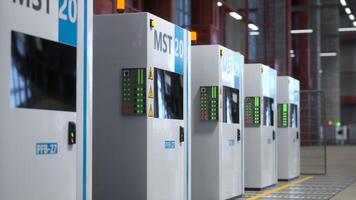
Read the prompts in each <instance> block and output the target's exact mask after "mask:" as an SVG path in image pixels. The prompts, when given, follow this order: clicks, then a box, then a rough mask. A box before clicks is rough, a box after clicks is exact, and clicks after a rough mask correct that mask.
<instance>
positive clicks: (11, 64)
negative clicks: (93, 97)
mask: <svg viewBox="0 0 356 200" xmlns="http://www.w3.org/2000/svg"><path fill="white" fill-rule="evenodd" d="M91 6H92V2H90V1H88V0H83V1H75V0H58V1H44V0H38V1H34V0H27V1H24V0H5V1H0V44H1V45H0V52H1V53H0V199H1V200H24V199H31V200H48V199H51V200H64V199H65V200H86V199H88V198H89V196H90V187H89V183H88V180H90V176H87V173H88V174H89V173H90V167H89V165H88V164H89V163H90V159H89V157H90V156H89V154H87V152H88V151H89V149H87V146H86V145H87V144H88V141H89V140H90V134H89V132H88V131H86V124H85V123H84V121H85V120H86V118H84V117H83V116H86V115H85V113H86V111H87V108H88V107H86V105H87V104H86V103H85V102H87V101H88V100H89V99H90V96H89V95H88V96H87V95H84V93H85V91H86V90H87V89H88V88H87V87H86V86H87V83H88V82H86V80H87V76H88V74H89V73H86V72H88V71H86V70H87V69H88V68H89V64H88V62H87V61H88V60H91V56H90V55H91V54H90V49H91V42H90V38H88V37H87V35H90V34H91V31H90V27H91V24H92V14H91V13H92V12H88V11H90V10H92V7H91ZM84 119H85V120H84ZM87 150H88V151H87Z"/></svg>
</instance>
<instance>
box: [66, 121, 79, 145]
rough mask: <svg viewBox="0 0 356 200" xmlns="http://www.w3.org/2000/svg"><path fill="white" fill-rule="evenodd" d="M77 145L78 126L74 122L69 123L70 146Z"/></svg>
mask: <svg viewBox="0 0 356 200" xmlns="http://www.w3.org/2000/svg"><path fill="white" fill-rule="evenodd" d="M76 143H77V134H76V125H75V123H74V122H68V144H69V145H73V144H76Z"/></svg>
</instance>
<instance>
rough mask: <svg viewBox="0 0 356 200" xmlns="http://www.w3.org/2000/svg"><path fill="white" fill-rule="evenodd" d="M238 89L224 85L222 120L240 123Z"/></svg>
mask: <svg viewBox="0 0 356 200" xmlns="http://www.w3.org/2000/svg"><path fill="white" fill-rule="evenodd" d="M239 98H240V95H239V90H238V89H234V88H230V87H226V86H224V122H226V123H230V124H232V123H240V112H239V111H240V107H239Z"/></svg>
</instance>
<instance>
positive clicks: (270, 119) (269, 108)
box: [263, 97, 274, 126]
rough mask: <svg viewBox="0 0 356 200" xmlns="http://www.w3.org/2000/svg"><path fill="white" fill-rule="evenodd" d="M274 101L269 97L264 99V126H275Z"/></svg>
mask: <svg viewBox="0 0 356 200" xmlns="http://www.w3.org/2000/svg"><path fill="white" fill-rule="evenodd" d="M273 104H274V100H273V99H272V98H269V97H263V125H264V126H273V125H274V112H273Z"/></svg>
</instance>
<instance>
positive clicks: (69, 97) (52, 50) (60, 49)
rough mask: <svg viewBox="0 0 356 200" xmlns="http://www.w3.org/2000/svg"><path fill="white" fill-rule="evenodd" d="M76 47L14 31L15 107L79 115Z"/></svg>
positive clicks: (13, 94)
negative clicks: (77, 105)
mask: <svg viewBox="0 0 356 200" xmlns="http://www.w3.org/2000/svg"><path fill="white" fill-rule="evenodd" d="M76 57H77V51H76V48H75V47H72V46H68V45H64V44H60V43H57V42H53V41H49V40H46V39H42V38H38V37H34V36H30V35H26V34H23V33H19V32H15V31H12V33H11V91H10V93H11V98H10V101H11V106H12V107H14V108H30V109H45V110H58V111H71V112H75V111H76V73H77V66H76V64H77V58H76Z"/></svg>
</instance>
